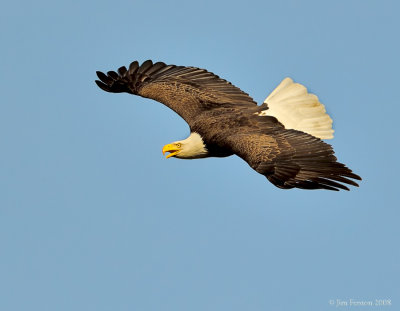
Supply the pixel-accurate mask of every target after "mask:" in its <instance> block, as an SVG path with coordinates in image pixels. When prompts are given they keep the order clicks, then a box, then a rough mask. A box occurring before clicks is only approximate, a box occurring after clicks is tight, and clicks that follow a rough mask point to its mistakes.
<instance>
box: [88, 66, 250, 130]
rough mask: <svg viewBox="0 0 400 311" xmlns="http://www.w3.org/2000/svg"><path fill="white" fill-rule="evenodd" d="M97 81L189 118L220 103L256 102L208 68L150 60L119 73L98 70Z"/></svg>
mask: <svg viewBox="0 0 400 311" xmlns="http://www.w3.org/2000/svg"><path fill="white" fill-rule="evenodd" d="M97 76H98V77H99V79H100V81H99V80H96V83H97V85H98V86H99V87H100V88H101V89H102V90H104V91H107V92H113V93H121V92H127V93H130V94H135V95H140V96H142V97H147V98H151V99H154V100H156V101H159V102H161V103H163V104H164V105H166V106H168V107H169V108H171V109H172V110H174V111H175V112H176V113H177V114H179V115H180V116H181V117H182V118H183V119H184V120H185V121H186V122H188V123H189V125H190V123H191V121H192V120H193V119H194V118H195V117H196V116H197V115H198V114H199V113H201V112H202V111H204V110H208V109H212V108H214V107H221V105H227V106H229V105H230V104H234V105H245V106H248V105H256V103H255V102H254V100H253V99H252V98H251V97H250V96H249V95H248V94H247V93H245V92H243V91H241V90H240V89H239V88H237V87H236V86H234V85H232V84H231V83H230V82H228V81H226V80H223V79H221V78H219V77H218V76H217V75H215V74H213V73H211V72H208V71H207V70H205V69H199V68H195V67H183V66H175V65H166V64H164V63H162V62H158V63H155V64H153V62H152V61H151V60H147V61H145V62H144V63H143V64H142V65H140V66H139V63H138V62H137V61H134V62H133V63H131V64H130V66H129V69H127V68H126V67H121V68H119V69H118V73H117V72H115V71H109V72H107V75H106V74H104V73H102V72H100V71H97Z"/></svg>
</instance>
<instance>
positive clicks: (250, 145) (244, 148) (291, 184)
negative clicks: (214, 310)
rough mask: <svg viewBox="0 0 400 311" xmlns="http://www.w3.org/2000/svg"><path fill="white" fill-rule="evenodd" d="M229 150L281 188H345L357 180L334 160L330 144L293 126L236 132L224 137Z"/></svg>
mask: <svg viewBox="0 0 400 311" xmlns="http://www.w3.org/2000/svg"><path fill="white" fill-rule="evenodd" d="M228 141H229V144H230V146H231V147H232V149H233V151H234V152H235V153H236V154H237V155H238V156H240V157H241V158H243V159H244V160H245V161H246V162H247V163H248V164H249V165H250V166H251V167H252V168H253V169H254V170H256V171H257V172H258V173H260V174H262V175H265V176H266V177H267V178H268V180H269V181H270V182H272V183H273V184H274V185H275V186H277V187H279V188H283V189H290V188H301V189H328V190H339V189H345V190H349V189H348V188H347V187H346V186H345V185H343V183H345V184H349V185H353V186H358V184H357V183H355V182H354V181H353V180H351V179H350V178H352V179H358V180H361V178H360V176H358V175H356V174H354V173H353V172H352V171H351V170H350V169H349V168H347V167H346V166H345V165H344V164H342V163H339V162H337V159H336V157H335V156H334V151H333V149H332V147H331V146H330V145H328V144H326V143H324V142H323V141H322V140H320V139H319V138H316V137H314V136H311V135H308V134H306V133H303V132H299V131H295V130H285V129H276V130H275V133H273V134H272V135H268V134H260V133H245V134H237V135H234V136H231V137H229V138H228Z"/></svg>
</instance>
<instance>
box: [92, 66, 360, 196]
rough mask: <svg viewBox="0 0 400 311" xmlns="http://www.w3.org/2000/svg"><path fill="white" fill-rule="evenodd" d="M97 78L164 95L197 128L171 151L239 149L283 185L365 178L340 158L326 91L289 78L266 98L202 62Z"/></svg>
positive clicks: (118, 89) (186, 154) (111, 85)
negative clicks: (321, 96)
mask: <svg viewBox="0 0 400 311" xmlns="http://www.w3.org/2000/svg"><path fill="white" fill-rule="evenodd" d="M97 76H98V77H99V79H100V80H96V84H97V85H98V86H99V87H100V88H101V89H102V90H104V91H107V92H111V93H122V92H126V93H130V94H134V95H139V96H142V97H147V98H151V99H154V100H156V101H159V102H161V103H163V104H164V105H166V106H167V107H169V108H170V109H172V110H173V111H175V112H176V113H177V114H178V115H180V116H181V117H182V118H183V119H184V120H185V121H186V122H187V123H188V124H189V127H190V135H189V137H188V138H186V139H184V140H181V141H176V142H173V143H171V144H168V145H165V146H164V148H163V149H162V152H163V154H165V153H166V152H168V153H169V154H168V155H167V158H169V157H176V158H180V159H198V158H206V157H228V156H231V155H234V154H235V155H237V156H239V157H240V158H242V159H243V160H245V161H246V162H247V163H248V164H249V165H250V167H251V168H253V169H254V170H255V171H256V172H258V173H260V174H262V175H264V176H265V177H267V178H268V180H269V181H270V182H271V183H273V184H274V185H275V186H277V187H279V188H282V189H290V188H301V189H328V190H339V189H345V190H349V188H347V187H346V186H345V185H344V184H348V185H352V186H358V184H357V183H356V182H355V181H354V179H356V180H361V178H360V176H358V175H356V174H354V173H353V172H352V171H351V170H350V169H349V168H347V167H346V166H345V165H344V164H342V163H339V162H337V159H336V157H335V155H334V151H333V149H332V147H331V146H330V145H329V144H327V143H325V142H323V141H322V139H331V138H333V129H332V119H331V118H330V117H329V115H328V114H327V113H326V111H325V107H324V105H322V104H321V103H320V102H319V100H318V97H317V96H316V95H314V94H310V93H308V92H307V89H306V88H305V87H304V86H303V85H301V84H299V83H294V82H293V80H292V79H290V78H285V79H284V80H283V81H282V82H281V83H280V84H279V85H278V86H277V87H276V88H275V90H274V91H273V92H272V93H271V94H270V95H269V96H268V97H267V98H266V99H265V101H264V103H263V104H262V105H257V103H256V102H255V101H254V100H253V99H252V98H251V97H250V96H249V95H248V94H247V93H245V92H243V91H242V90H240V89H239V88H237V87H236V86H234V85H232V84H231V83H230V82H228V81H226V80H223V79H221V78H220V77H218V76H217V75H215V74H213V73H211V72H209V71H207V70H205V69H200V68H195V67H185V66H175V65H166V64H164V63H163V62H157V63H153V62H152V61H151V60H147V61H145V62H143V63H142V64H141V65H139V63H138V62H137V61H134V62H132V63H131V64H130V66H129V68H128V69H127V68H126V67H124V66H123V67H120V68H119V69H118V72H115V71H109V72H107V74H104V73H103V72H100V71H97Z"/></svg>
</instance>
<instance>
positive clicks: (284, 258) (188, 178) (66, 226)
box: [0, 0, 400, 311]
mask: <svg viewBox="0 0 400 311" xmlns="http://www.w3.org/2000/svg"><path fill="white" fill-rule="evenodd" d="M399 12H400V5H399V4H398V1H158V2H157V1H43V0H38V1H9V2H7V3H6V2H5V3H2V8H1V12H0V17H1V18H0V34H1V48H0V53H1V57H0V66H1V70H0V94H1V95H0V96H1V97H0V144H1V145H0V148H1V152H0V172H1V175H0V194H1V195H0V251H1V254H0V310H7V311H8V310H10V311H11V310H40V311H45V310H51V311H54V310H58V311H62V310H69V311H70V310H99V311H100V310H173V311H179V310H195V311H196V310H319V311H320V310H333V309H337V308H336V307H335V306H331V305H329V300H331V299H333V300H334V301H336V299H341V300H345V301H348V300H349V299H350V298H353V299H357V300H373V301H374V300H375V299H391V300H392V306H391V307H390V306H389V307H373V308H370V307H359V308H358V309H363V310H367V309H368V310H370V309H374V310H378V309H379V310H398V308H399V304H400V281H399V280H400V248H399V241H398V240H399V236H400V229H399V216H400V212H399V209H400V207H399V205H400V204H399V198H398V191H399V190H398V186H399V179H398V176H399V160H398V159H399V158H398V157H399V156H398V154H399V138H398V136H399V130H398V126H399V125H398V120H399V113H400V109H399V107H400V102H399V69H400V66H399V65H400V62H399V55H400V41H399V31H400V22H399V20H400V16H399ZM146 59H153V60H154V61H164V62H166V63H170V64H177V65H192V66H198V67H203V68H207V69H208V70H210V71H213V72H215V73H216V74H218V75H220V76H222V77H223V78H225V79H228V80H229V81H231V82H232V83H234V84H235V85H237V86H239V87H240V88H242V89H243V90H245V91H246V92H248V93H250V94H251V95H252V96H253V97H254V99H255V100H256V101H257V102H262V101H263V100H264V98H265V97H266V96H267V95H268V94H269V92H270V91H272V89H273V88H274V87H275V86H276V85H277V84H278V83H279V82H280V81H281V80H282V79H283V78H284V77H286V76H291V77H292V78H294V79H295V80H296V81H298V82H301V83H303V84H305V85H306V86H307V87H308V88H309V90H310V91H312V92H314V93H316V94H317V95H318V96H319V97H320V99H321V101H322V102H323V103H324V104H325V105H326V107H327V110H328V112H329V114H330V115H331V116H332V118H333V119H334V128H335V131H336V132H335V139H334V140H333V141H331V143H332V144H333V146H334V148H335V150H336V154H337V156H338V158H339V160H340V161H342V162H344V163H346V164H347V165H348V166H349V167H350V168H352V169H353V170H354V171H355V172H356V173H358V174H359V175H361V176H362V177H363V181H362V182H361V187H360V188H353V189H352V190H351V191H350V192H344V191H343V192H339V193H337V192H328V191H303V190H289V191H284V190H280V189H278V188H275V187H274V186H273V185H272V184H270V183H269V182H268V181H267V180H266V179H265V178H264V177H263V176H261V175H258V174H257V173H256V172H254V171H252V170H251V169H250V168H249V167H248V165H247V164H246V163H245V162H244V161H242V160H240V159H239V158H237V157H231V158H227V159H203V160H195V161H183V160H177V159H168V160H166V159H165V158H164V157H163V156H162V154H161V148H162V146H163V145H164V144H166V143H169V142H171V141H175V140H178V139H183V138H185V137H187V135H188V134H189V131H188V126H187V125H186V124H185V122H184V121H183V120H181V119H180V118H179V117H178V116H177V115H176V114H175V113H174V112H172V111H170V110H168V109H167V108H166V107H164V106H163V105H161V104H159V103H156V102H154V101H151V100H148V99H143V98H139V97H133V96H131V95H128V94H108V93H105V92H103V91H101V90H100V89H99V88H97V86H96V85H95V84H94V80H95V78H96V76H95V71H96V70H103V71H107V70H115V69H117V68H118V67H119V66H121V65H129V63H130V62H131V61H133V60H139V61H141V62H142V61H144V60H146ZM342 309H343V308H342Z"/></svg>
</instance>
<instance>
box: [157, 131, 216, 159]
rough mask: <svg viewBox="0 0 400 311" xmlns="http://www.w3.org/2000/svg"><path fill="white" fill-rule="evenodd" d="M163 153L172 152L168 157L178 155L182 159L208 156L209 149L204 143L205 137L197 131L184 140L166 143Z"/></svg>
mask: <svg viewBox="0 0 400 311" xmlns="http://www.w3.org/2000/svg"><path fill="white" fill-rule="evenodd" d="M162 152H163V154H165V153H166V152H170V154H168V155H167V159H168V158H170V157H176V158H180V159H197V158H204V157H206V156H207V154H208V151H207V149H206V146H205V145H204V142H203V139H202V138H201V136H200V135H199V134H197V133H194V132H193V133H191V134H190V136H189V137H188V138H186V139H184V140H180V141H175V142H173V143H171V144H168V145H165V146H164V147H163V149H162Z"/></svg>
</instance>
